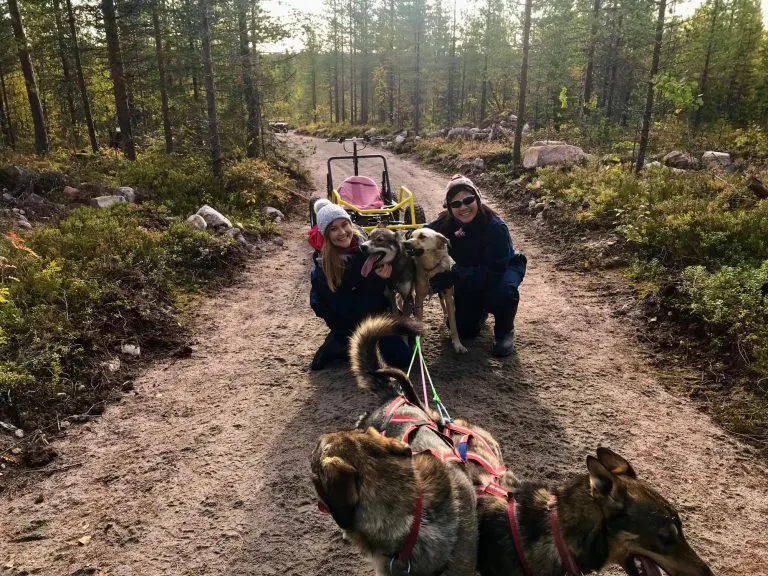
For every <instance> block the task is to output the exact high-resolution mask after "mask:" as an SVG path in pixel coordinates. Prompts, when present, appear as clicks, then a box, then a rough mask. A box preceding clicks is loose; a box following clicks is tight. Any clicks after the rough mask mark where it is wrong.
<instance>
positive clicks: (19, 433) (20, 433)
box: [13, 428, 24, 439]
mask: <svg viewBox="0 0 768 576" xmlns="http://www.w3.org/2000/svg"><path fill="white" fill-rule="evenodd" d="M13 435H14V436H16V438H19V439H21V438H24V430H22V429H21V428H16V430H14V432H13Z"/></svg>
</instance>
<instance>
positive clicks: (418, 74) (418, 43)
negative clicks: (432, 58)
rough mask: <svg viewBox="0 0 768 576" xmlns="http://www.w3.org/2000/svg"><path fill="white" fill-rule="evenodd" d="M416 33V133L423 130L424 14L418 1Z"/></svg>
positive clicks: (414, 112) (414, 120)
mask: <svg viewBox="0 0 768 576" xmlns="http://www.w3.org/2000/svg"><path fill="white" fill-rule="evenodd" d="M415 8H416V10H418V14H416V34H415V35H414V40H415V42H416V69H415V73H416V75H415V80H416V82H415V83H414V91H413V131H414V132H415V133H416V135H418V134H419V132H420V131H421V33H422V18H423V16H424V14H423V12H422V11H421V4H420V3H418V2H417V3H416V6H415Z"/></svg>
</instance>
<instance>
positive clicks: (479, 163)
mask: <svg viewBox="0 0 768 576" xmlns="http://www.w3.org/2000/svg"><path fill="white" fill-rule="evenodd" d="M472 167H473V168H474V169H475V170H485V161H484V160H483V159H482V158H480V157H479V156H478V157H477V158H475V159H474V160H472Z"/></svg>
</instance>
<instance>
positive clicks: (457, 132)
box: [448, 126, 472, 140]
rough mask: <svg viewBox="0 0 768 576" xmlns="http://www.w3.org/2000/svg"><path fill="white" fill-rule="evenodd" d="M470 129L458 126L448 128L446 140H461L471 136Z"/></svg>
mask: <svg viewBox="0 0 768 576" xmlns="http://www.w3.org/2000/svg"><path fill="white" fill-rule="evenodd" d="M471 137H472V131H471V130H470V129H469V128H464V127H463V126H458V127H457V128H451V129H450V130H448V140H463V139H465V138H471Z"/></svg>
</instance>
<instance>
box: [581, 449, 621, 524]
mask: <svg viewBox="0 0 768 576" xmlns="http://www.w3.org/2000/svg"><path fill="white" fill-rule="evenodd" d="M587 470H589V486H590V489H591V493H592V498H593V499H594V500H596V501H597V502H598V504H600V505H601V506H602V507H603V508H604V509H606V510H609V511H616V510H620V509H621V508H623V507H624V493H625V487H624V485H623V484H622V483H621V480H619V479H618V478H617V477H616V476H614V475H613V473H612V472H611V471H610V470H608V468H606V467H605V466H604V465H603V464H601V463H600V461H599V460H598V459H597V458H595V457H594V456H587Z"/></svg>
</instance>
